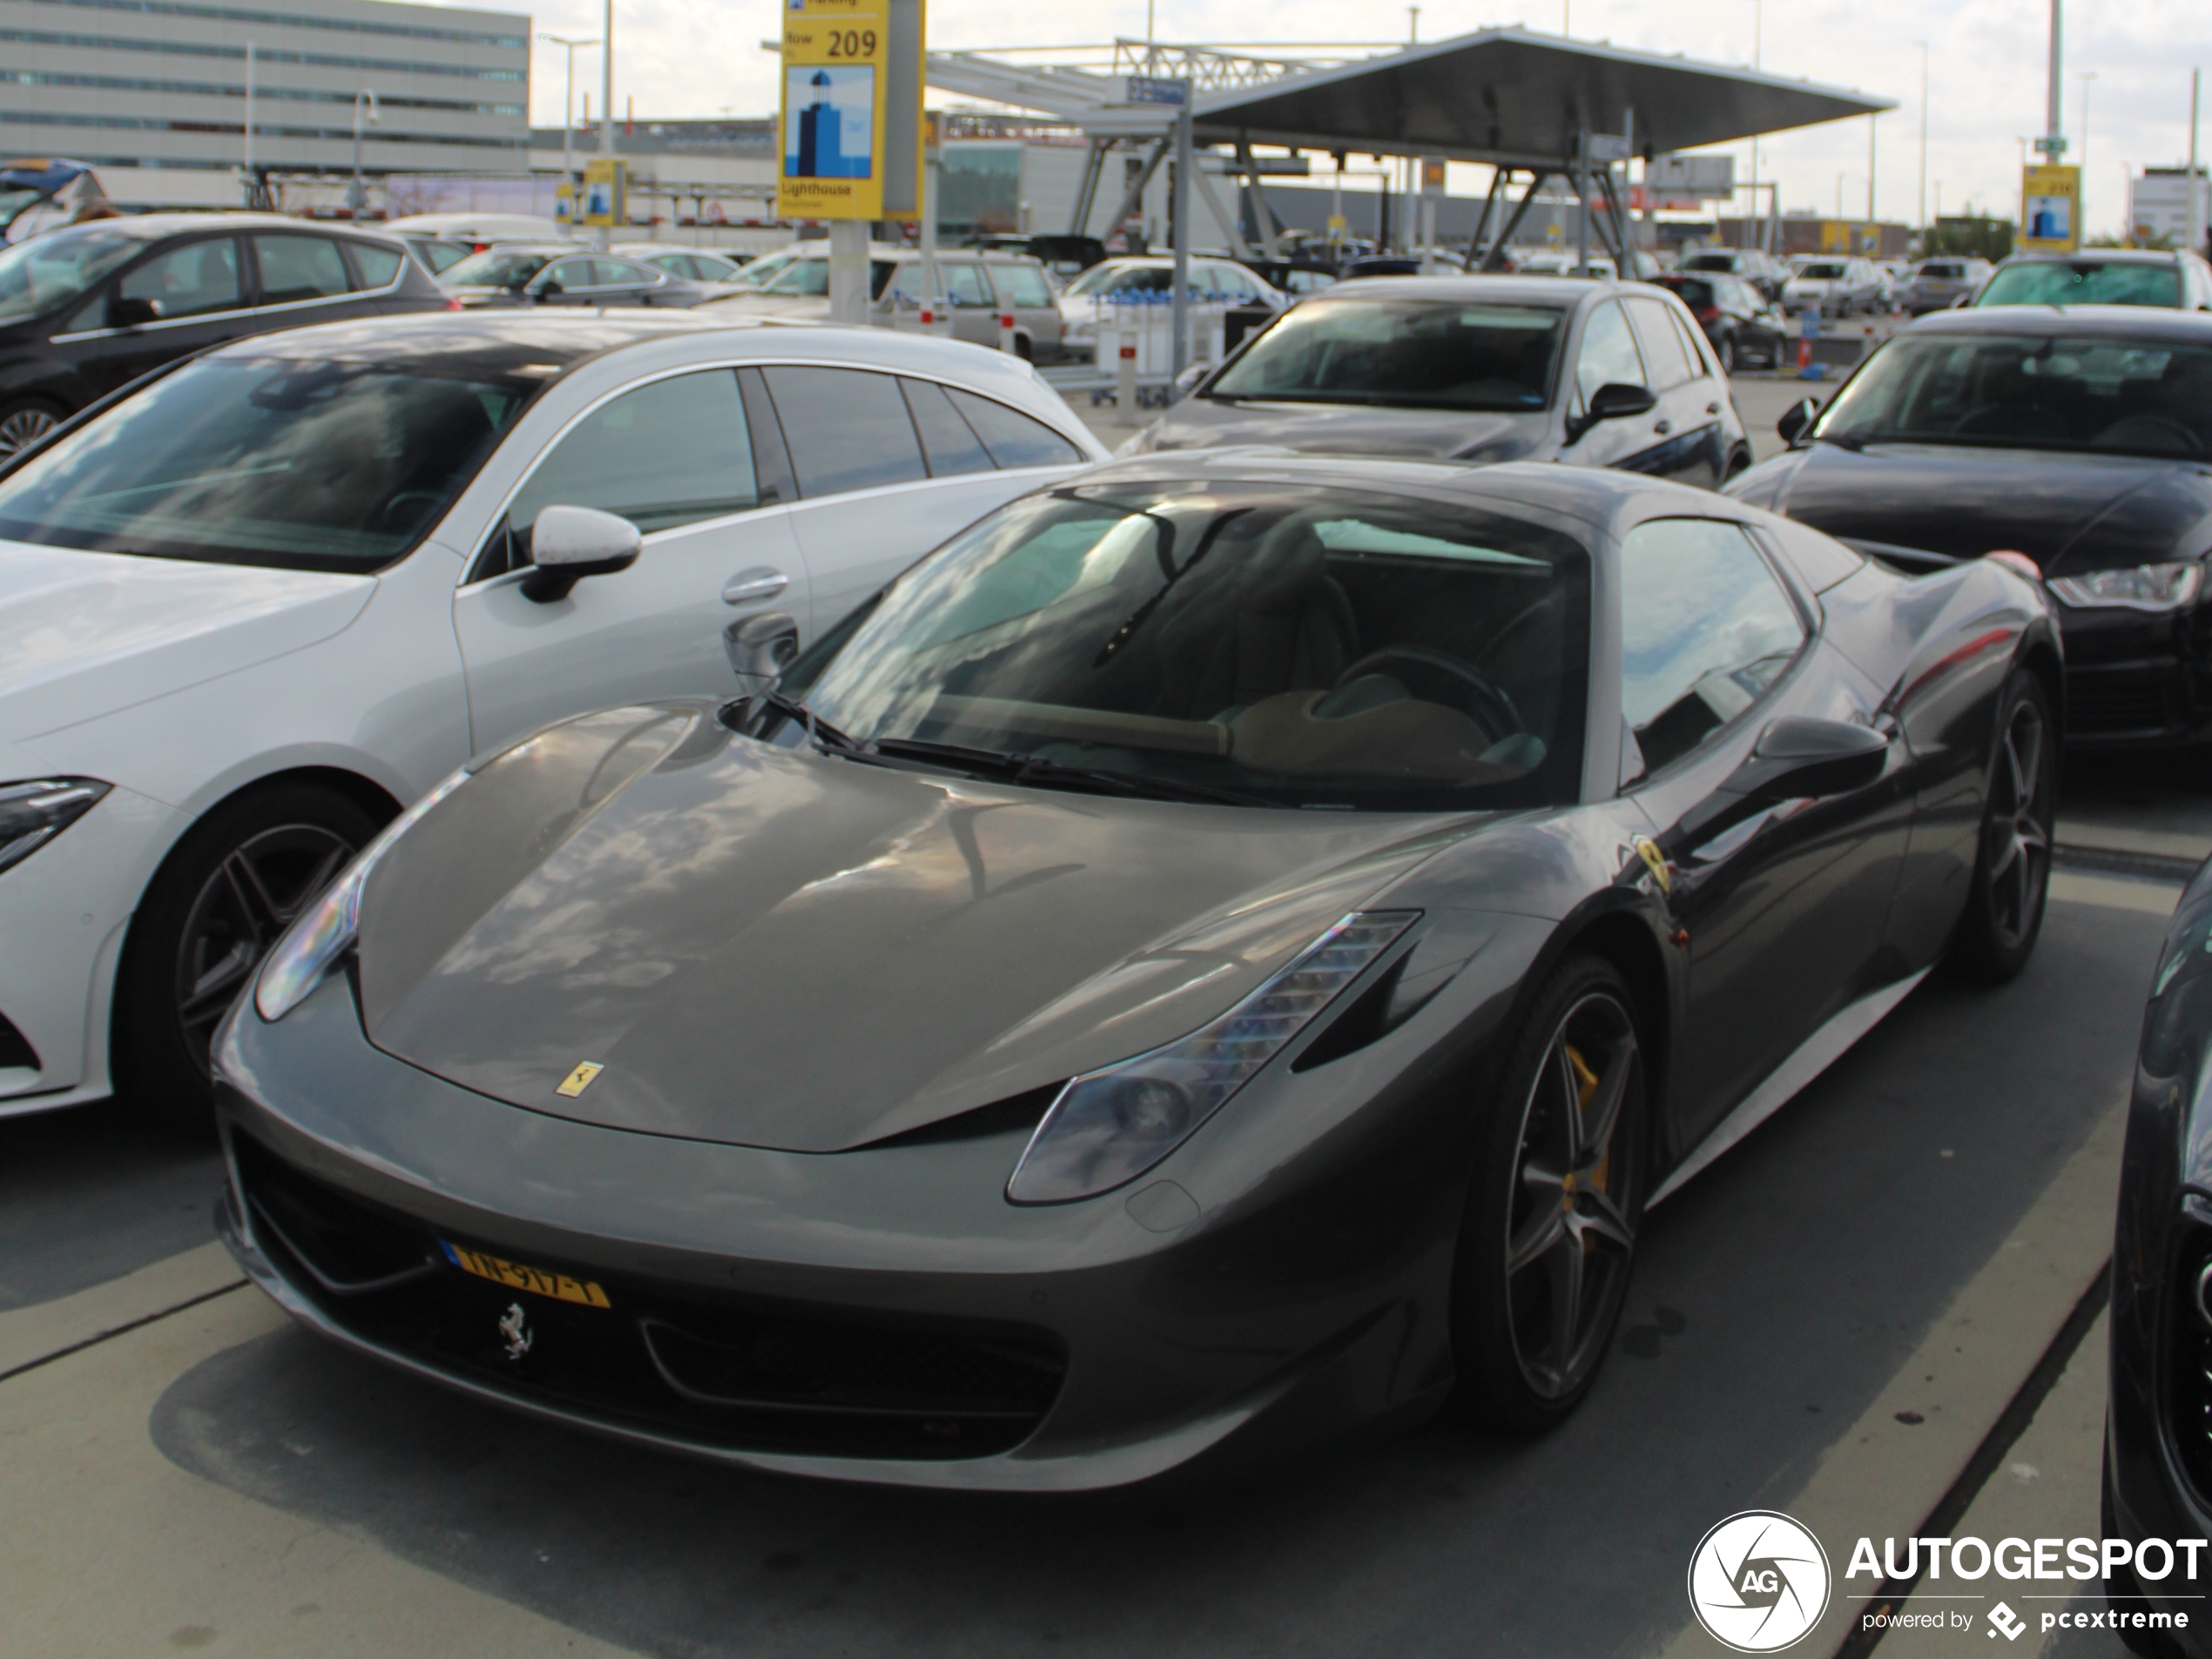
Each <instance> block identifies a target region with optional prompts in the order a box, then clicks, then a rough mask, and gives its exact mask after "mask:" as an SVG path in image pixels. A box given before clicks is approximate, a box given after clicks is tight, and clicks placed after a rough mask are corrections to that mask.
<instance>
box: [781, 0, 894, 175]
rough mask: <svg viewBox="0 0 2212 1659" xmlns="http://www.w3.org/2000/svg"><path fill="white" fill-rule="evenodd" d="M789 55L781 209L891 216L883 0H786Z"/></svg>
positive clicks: (887, 57) (888, 34) (888, 41)
mask: <svg viewBox="0 0 2212 1659" xmlns="http://www.w3.org/2000/svg"><path fill="white" fill-rule="evenodd" d="M783 60H784V97H783V129H782V137H783V156H782V162H781V165H779V168H778V169H777V185H776V211H777V212H778V213H779V215H780V216H781V217H783V218H786V219H880V218H882V217H883V174H884V145H885V138H886V122H885V104H886V99H887V94H888V91H889V84H890V69H891V30H890V28H889V26H888V18H887V14H886V12H885V10H884V9H883V5H882V0H786V10H785V12H784V51H783Z"/></svg>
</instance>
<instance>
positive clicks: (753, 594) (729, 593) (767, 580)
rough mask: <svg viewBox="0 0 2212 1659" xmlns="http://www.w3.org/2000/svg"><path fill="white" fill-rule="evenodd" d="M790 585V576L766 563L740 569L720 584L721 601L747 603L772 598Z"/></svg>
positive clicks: (726, 603) (735, 603) (734, 603)
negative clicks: (749, 568) (772, 568)
mask: <svg viewBox="0 0 2212 1659" xmlns="http://www.w3.org/2000/svg"><path fill="white" fill-rule="evenodd" d="M790 585H791V578H790V577H787V576H786V575H785V574H784V573H783V572H782V571H781V570H771V569H770V568H769V567H768V566H767V565H765V564H759V565H755V566H754V567H753V568H752V570H740V571H738V573H737V575H735V576H733V577H731V578H730V579H729V580H728V581H727V582H725V583H723V584H722V603H723V604H725V605H749V604H752V602H753V601H754V600H756V599H772V598H774V597H776V596H777V595H778V594H779V593H781V592H782V591H783V590H785V589H786V588H787V587H789V586H790Z"/></svg>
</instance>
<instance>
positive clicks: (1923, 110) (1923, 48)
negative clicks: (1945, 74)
mask: <svg viewBox="0 0 2212 1659" xmlns="http://www.w3.org/2000/svg"><path fill="white" fill-rule="evenodd" d="M1912 44H1914V45H1915V46H1918V47H1919V49H1920V198H1919V206H1917V207H1916V208H1915V209H1914V211H1913V217H1914V218H1915V219H1919V222H1920V241H1921V243H1922V246H1921V249H1920V251H1921V253H1926V252H1927V247H1926V246H1925V245H1926V242H1927V239H1928V43H1927V42H1926V41H1925V40H1916V41H1914V42H1913V43H1912Z"/></svg>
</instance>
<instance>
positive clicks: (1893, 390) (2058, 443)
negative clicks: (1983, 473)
mask: <svg viewBox="0 0 2212 1659" xmlns="http://www.w3.org/2000/svg"><path fill="white" fill-rule="evenodd" d="M1815 435H1816V436H1817V437H1822V438H1825V439H1827V440H1828V441H1829V442H1831V443H1844V444H1866V443H1964V444H1976V445H1979V446H1981V447H1984V448H2006V449H2009V448H2034V449H2089V450H2102V451H2107V452H2109V453H2112V454H2114V455H2158V456H2170V457H2173V458H2175V459H2187V460H2200V459H2202V458H2203V457H2204V456H2206V455H2212V347H2206V346H2200V345H2195V344H2190V343H2188V342H2185V341H2175V340H2160V339H2156V338H2155V337H2154V338H2144V339H2133V340H2131V339H2128V338H2126V337H2123V336H2115V335H2084V336H2078V337H2068V336H2066V335H2048V334H2047V335H2041V336H2037V335H2033V334H1921V335H1918V336H1913V335H1906V336H1905V337H1903V338H1901V339H1898V340H1893V341H1891V342H1890V343H1889V344H1888V345H1887V346H1885V347H1883V348H1882V350H1881V351H1880V352H1878V354H1876V355H1875V357H1874V359H1873V361H1871V362H1869V363H1868V364H1867V365H1866V367H1865V368H1864V369H1862V370H1861V371H1860V372H1859V373H1858V374H1857V375H1856V376H1855V377H1854V378H1853V379H1852V380H1851V383H1850V384H1849V385H1847V386H1846V387H1844V389H1843V391H1842V392H1841V393H1839V394H1838V395H1837V398H1836V401H1834V402H1833V403H1832V404H1831V405H1830V406H1829V408H1828V411H1827V413H1826V414H1825V415H1824V416H1823V417H1822V419H1821V421H1820V424H1819V426H1818V427H1817V428H1816V429H1815Z"/></svg>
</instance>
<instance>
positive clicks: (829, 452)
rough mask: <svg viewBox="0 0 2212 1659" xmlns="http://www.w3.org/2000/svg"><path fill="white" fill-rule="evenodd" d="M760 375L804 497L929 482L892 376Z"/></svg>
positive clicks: (832, 371) (843, 372)
mask: <svg viewBox="0 0 2212 1659" xmlns="http://www.w3.org/2000/svg"><path fill="white" fill-rule="evenodd" d="M941 268H944V267H941ZM970 268H971V269H972V268H973V267H970ZM761 373H762V374H763V376H764V377H765V379H766V381H767V382H768V391H769V395H771V396H772V397H773V398H774V399H775V402H776V415H777V418H778V419H779V421H781V423H782V425H783V428H784V440H785V442H786V443H787V444H788V445H789V446H790V448H791V464H792V471H793V472H794V473H796V474H797V475H798V476H799V494H800V495H801V496H833V495H836V494H837V493H838V492H840V490H847V489H875V488H877V487H878V486H879V485H883V484H903V483H909V482H913V481H914V479H917V478H923V477H927V475H928V471H929V469H928V468H927V465H926V464H925V463H924V462H923V461H922V458H921V440H920V439H918V438H917V437H916V436H915V435H914V421H913V418H912V417H911V416H909V415H907V401H906V399H905V398H903V397H901V396H900V395H899V383H898V381H895V380H894V379H893V378H892V377H891V376H890V375H888V374H874V373H872V372H871V371H869V370H867V369H864V368H797V367H793V366H787V365H775V366H772V367H770V368H765V369H763V370H762V371H761Z"/></svg>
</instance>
